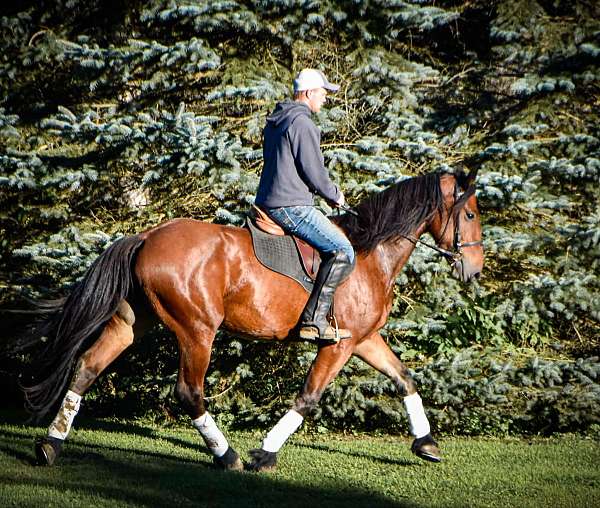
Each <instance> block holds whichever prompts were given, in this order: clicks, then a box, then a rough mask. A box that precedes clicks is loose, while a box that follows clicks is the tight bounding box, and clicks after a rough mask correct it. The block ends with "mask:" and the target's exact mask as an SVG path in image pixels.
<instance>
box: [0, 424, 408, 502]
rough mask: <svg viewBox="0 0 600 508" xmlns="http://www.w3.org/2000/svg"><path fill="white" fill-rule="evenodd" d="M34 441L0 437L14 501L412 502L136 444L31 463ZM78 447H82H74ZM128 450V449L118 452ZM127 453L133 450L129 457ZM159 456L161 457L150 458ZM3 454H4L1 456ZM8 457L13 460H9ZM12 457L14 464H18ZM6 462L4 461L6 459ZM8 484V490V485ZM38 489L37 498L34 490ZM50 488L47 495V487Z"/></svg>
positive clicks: (2, 480) (3, 478)
mask: <svg viewBox="0 0 600 508" xmlns="http://www.w3.org/2000/svg"><path fill="white" fill-rule="evenodd" d="M31 444H32V442H31V440H30V439H27V438H26V437H25V436H23V435H14V434H12V435H11V433H3V434H2V435H1V436H0V452H1V453H2V454H5V455H6V456H7V458H1V457H0V459H1V462H2V463H3V465H6V466H8V467H2V468H1V469H2V472H0V490H4V491H5V492H6V493H7V494H8V495H9V496H11V497H9V501H11V502H13V503H16V505H19V498H18V497H16V498H15V497H14V496H18V495H19V494H18V492H19V491H20V490H26V491H27V493H28V494H27V500H28V503H27V505H28V506H46V505H47V504H48V503H50V504H53V503H56V502H57V501H60V497H61V496H62V492H67V491H68V492H69V494H68V495H69V499H70V500H71V501H73V500H76V501H77V500H81V504H83V503H86V502H89V500H90V499H95V500H96V501H98V500H101V501H102V503H100V504H104V505H106V504H114V505H119V504H125V503H127V504H130V505H137V506H170V507H171V506H211V507H220V506H223V507H229V506H257V507H258V506H286V507H287V506H302V507H303V508H304V507H305V506H307V505H308V504H309V503H312V504H314V503H318V505H319V506H328V507H329V506H331V507H338V506H339V507H340V508H341V507H342V506H343V507H344V508H347V507H348V506H352V507H363V506H364V507H367V506H368V507H390V508H391V507H396V508H398V507H416V506H417V505H416V504H413V503H409V502H406V503H404V502H397V501H394V500H390V499H388V498H385V497H384V496H381V495H379V494H377V493H376V492H369V491H366V490H362V489H358V488H356V487H354V486H352V485H351V484H349V483H348V482H347V481H345V480H344V481H342V480H336V481H331V480H329V481H328V482H327V483H326V484H325V483H324V484H322V485H320V486H318V487H316V486H315V485H314V484H313V485H303V484H302V483H301V481H298V482H293V481H290V480H287V479H281V478H276V477H274V476H272V475H268V474H253V473H232V472H223V471H218V470H214V469H212V468H211V467H210V466H209V465H208V462H206V463H204V462H195V461H186V460H181V459H180V458H179V457H177V456H171V455H168V454H148V453H147V452H145V451H141V450H136V449H135V448H132V449H128V450H126V451H124V450H123V449H119V448H117V449H115V448H112V447H106V446H90V445H89V444H86V445H85V448H90V447H91V448H94V449H98V450H100V451H101V453H98V454H89V453H82V452H81V451H78V450H77V449H76V448H78V446H72V447H71V448H70V449H69V452H68V454H65V456H64V457H61V462H60V465H58V466H54V467H52V468H45V467H34V466H32V463H33V460H34V458H33V450H32V446H31ZM79 448H80V447H79ZM124 453H127V456H125V457H124V456H122V454H124ZM131 453H134V454H136V455H135V458H134V459H133V460H132V459H131V455H130V454H131ZM157 458H159V459H160V460H156V459H157ZM7 459H8V460H7ZM11 459H13V460H11ZM14 459H17V461H18V462H19V463H16V461H15V460H14ZM7 462H8V464H7ZM9 487H10V491H9ZM36 489H39V490H40V495H39V505H38V504H36V503H32V502H31V500H32V499H37V496H36V494H35V490H36ZM49 491H50V492H51V494H50V495H51V496H52V495H56V496H57V498H55V499H52V498H51V499H48V497H47V496H48V492H49Z"/></svg>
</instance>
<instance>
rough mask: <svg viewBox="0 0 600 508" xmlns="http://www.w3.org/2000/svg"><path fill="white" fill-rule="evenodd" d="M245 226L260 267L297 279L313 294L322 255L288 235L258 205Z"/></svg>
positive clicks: (251, 211)
mask: <svg viewBox="0 0 600 508" xmlns="http://www.w3.org/2000/svg"><path fill="white" fill-rule="evenodd" d="M246 226H247V227H248V229H249V230H250V235H251V236H252V245H253V247H254V253H255V255H256V257H257V258H258V260H259V261H260V263H261V264H262V265H264V266H266V267H267V268H269V269H270V270H273V271H275V272H277V273H280V274H282V275H285V276H287V277H290V278H292V279H294V280H295V281H296V282H299V283H300V284H301V285H302V286H303V287H304V289H306V291H308V292H309V293H310V292H311V291H312V288H313V284H314V280H315V277H316V275H317V272H318V271H319V266H320V265H321V256H320V255H319V251H317V250H316V249H315V248H314V247H312V246H311V245H309V244H308V243H306V242H304V241H303V240H301V239H300V238H297V237H295V236H293V235H290V234H289V233H286V232H285V231H284V230H283V229H282V228H281V227H280V226H279V225H278V224H276V223H275V222H273V220H272V219H271V218H270V217H269V216H268V215H267V214H266V213H265V212H264V211H263V210H261V209H260V208H258V207H257V206H255V205H253V206H252V208H251V210H250V212H249V214H248V220H247V221H246Z"/></svg>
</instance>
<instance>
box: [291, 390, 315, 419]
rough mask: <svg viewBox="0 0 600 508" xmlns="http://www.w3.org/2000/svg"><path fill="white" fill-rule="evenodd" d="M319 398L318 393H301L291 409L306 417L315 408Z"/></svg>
mask: <svg viewBox="0 0 600 508" xmlns="http://www.w3.org/2000/svg"><path fill="white" fill-rule="evenodd" d="M320 400H321V395H320V394H309V393H307V394H302V395H300V396H299V397H298V398H297V399H296V403H295V404H294V408H293V409H294V411H296V412H297V413H299V414H300V415H302V416H303V417H306V416H307V415H309V414H310V413H312V412H313V411H314V410H315V409H316V408H317V406H318V405H319V401H320Z"/></svg>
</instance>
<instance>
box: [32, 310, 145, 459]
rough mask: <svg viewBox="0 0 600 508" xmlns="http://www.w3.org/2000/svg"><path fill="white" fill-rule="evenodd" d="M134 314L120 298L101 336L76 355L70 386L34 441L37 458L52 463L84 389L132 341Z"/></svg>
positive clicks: (64, 437)
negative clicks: (43, 434)
mask: <svg viewBox="0 0 600 508" xmlns="http://www.w3.org/2000/svg"><path fill="white" fill-rule="evenodd" d="M134 322H135V316H134V313H133V310H132V309H131V307H130V306H129V304H128V303H127V302H126V301H125V300H123V301H121V304H120V305H119V308H118V309H117V312H116V313H115V315H114V316H113V317H112V318H111V319H110V320H109V321H108V323H107V324H106V326H105V327H104V330H103V331H102V333H101V334H100V337H99V338H98V340H96V342H94V344H93V345H92V346H91V347H90V348H89V349H88V350H87V351H86V352H85V353H84V354H83V355H81V357H80V358H79V361H78V363H77V366H76V367H75V372H74V374H73V378H72V379H71V384H70V385H69V389H68V390H67V393H66V395H65V398H64V399H63V402H62V404H61V406H60V409H59V411H58V413H57V415H56V417H55V418H54V421H53V422H52V424H51V425H50V427H49V428H48V435H47V437H45V438H42V439H40V440H38V441H37V443H36V447H35V451H36V456H37V459H38V462H39V463H40V464H42V465H48V466H51V465H52V464H54V462H55V460H56V458H57V457H58V455H59V454H60V450H61V448H62V444H63V443H64V441H65V439H66V438H67V436H68V434H69V431H70V430H71V425H72V424H73V420H74V419H75V416H76V415H77V412H78V411H79V405H80V403H81V399H82V397H83V394H84V393H85V391H86V390H87V389H88V388H89V387H90V386H91V385H92V383H93V382H94V381H95V380H96V379H97V378H98V376H99V375H100V374H101V373H102V371H103V370H104V369H106V367H108V365H110V364H111V363H112V362H113V361H114V360H115V359H116V358H117V357H118V356H119V355H120V354H121V353H122V352H123V351H124V350H125V349H127V347H129V346H130V345H131V344H132V342H133V337H134V333H133V324H134Z"/></svg>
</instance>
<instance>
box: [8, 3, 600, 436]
mask: <svg viewBox="0 0 600 508" xmlns="http://www.w3.org/2000/svg"><path fill="white" fill-rule="evenodd" d="M1 9H2V12H1V13H0V44H1V48H2V52H1V54H0V96H1V97H2V101H1V104H0V246H1V247H0V256H1V257H0V270H1V272H0V291H1V292H0V308H1V309H2V314H1V319H2V325H3V326H2V327H1V328H2V330H1V331H0V333H1V334H2V342H3V344H8V343H9V342H10V340H12V339H13V338H14V337H15V335H16V334H17V333H18V332H19V330H21V329H22V328H23V327H24V326H25V325H26V324H27V323H28V322H29V319H30V315H29V314H26V313H23V311H25V310H28V309H30V306H29V305H28V304H27V302H26V298H39V297H44V298H49V297H56V296H60V295H63V294H65V293H66V292H67V291H68V288H69V286H70V285H71V284H72V283H73V282H74V281H75V280H77V278H78V277H80V276H81V275H82V274H83V273H84V271H85V269H86V268H87V266H89V264H90V263H91V262H92V261H93V259H94V258H95V257H96V256H97V255H98V254H99V253H100V252H101V251H102V250H104V249H105V248H106V247H107V246H108V245H109V244H110V243H111V242H112V241H114V240H115V239H116V238H118V237H119V236H121V235H124V234H130V233H134V232H137V231H140V230H142V229H145V228H147V227H150V226H153V225H156V224H158V223H160V222H161V221H164V220H166V219H169V218H172V217H178V216H187V217H195V218H199V219H203V220H209V221H213V220H214V221H219V222H226V223H233V224H240V223H241V221H242V219H243V215H244V211H245V210H246V209H247V208H248V206H249V205H250V203H251V202H252V201H253V197H254V192H255V190H256V185H257V183H258V174H259V171H260V167H261V164H262V160H261V157H262V154H261V150H260V147H261V130H262V126H263V124H264V119H265V116H266V114H267V113H268V112H269V111H270V110H271V109H272V107H273V105H274V104H275V102H277V101H278V100H281V99H283V98H285V97H286V96H288V95H289V93H290V83H291V79H292V77H293V75H294V73H295V72H297V71H298V70H299V69H301V68H303V67H307V66H311V67H317V68H322V69H323V70H325V71H326V72H327V73H328V75H329V76H330V79H332V80H333V81H335V82H339V83H341V84H342V90H341V91H340V93H338V94H337V95H336V96H334V97H332V98H331V101H330V102H329V104H328V107H327V108H326V111H323V112H322V113H320V114H319V116H318V118H317V122H318V124H319V125H320V127H321V129H322V131H323V150H324V153H325V158H326V163H327V165H328V167H329V168H330V171H331V174H332V177H333V178H334V179H335V180H336V181H337V182H339V183H340V184H341V185H342V187H343V189H344V192H345V194H346V196H347V197H348V199H349V201H350V203H351V204H352V203H357V202H359V201H360V200H361V199H362V198H363V197H364V196H365V195H367V194H368V193H372V192H378V191H379V190H381V189H383V188H385V187H386V186H387V185H389V184H390V183H392V182H394V181H395V180H396V179H398V178H404V177H407V176H412V175H418V174H422V173H425V172H428V171H433V170H446V169H451V168H452V167H454V166H455V165H457V164H466V166H467V167H475V166H477V167H479V168H480V171H479V174H480V178H479V184H478V185H479V186H478V198H479V201H480V203H481V205H482V211H483V216H484V222H485V224H484V226H485V238H484V240H485V247H486V251H487V260H486V272H485V277H484V278H483V279H482V280H481V282H480V283H479V284H477V285H474V286H470V287H462V286H461V285H460V284H459V283H458V282H456V281H454V280H453V279H452V278H451V277H450V276H449V271H448V269H447V267H446V266H445V265H444V264H440V263H439V262H438V260H437V259H436V257H435V255H433V254H432V253H431V252H429V251H427V250H421V249H418V250H417V252H415V254H414V255H413V257H412V258H411V260H410V262H409V264H408V266H407V267H406V269H405V270H404V272H403V274H402V275H401V276H400V277H399V279H398V285H397V290H396V298H395V300H394V308H393V312H392V316H391V319H390V320H389V322H388V324H387V325H386V327H385V329H384V330H383V333H384V334H385V336H386V338H387V340H388V341H389V343H390V345H391V346H392V347H393V348H394V350H395V352H396V353H397V354H398V355H400V356H401V357H402V358H403V359H404V360H405V361H406V362H408V363H409V365H410V366H411V367H412V368H414V370H415V375H416V377H417V379H418V380H419V383H420V385H421V387H422V395H423V397H424V398H425V400H426V402H427V405H428V407H430V413H431V416H432V421H433V424H434V426H435V427H436V428H437V429H441V430H445V431H449V432H460V433H468V434H476V433H504V432H515V431H516V432H542V433H550V432H555V431H568V430H580V431H590V430H592V431H595V430H597V428H598V427H597V425H598V423H599V420H600V412H599V411H600V410H599V409H598V408H599V407H600V404H599V402H600V387H599V384H598V375H599V370H600V363H599V362H598V358H597V355H598V349H599V343H600V278H599V257H600V256H599V255H600V204H599V203H600V201H599V200H600V193H599V192H598V183H599V181H600V157H599V151H600V148H599V145H600V142H599V133H598V111H599V107H598V106H599V105H600V101H599V94H598V92H599V79H600V74H599V72H600V71H599V69H598V65H599V61H600V22H599V21H598V20H599V19H600V12H599V9H598V7H597V5H596V3H594V2H589V1H584V0H577V1H569V2H567V1H562V0H536V1H529V0H502V1H501V0H497V1H493V2H488V1H478V0H476V1H468V2H467V1H460V0H459V1H438V2H432V1H421V0H419V1H417V0H415V1H409V0H407V1H400V0H355V1H353V2H342V1H334V0H329V1H319V2H317V1H310V0H296V1H294V0H245V1H241V0H239V1H232V0H225V1H221V2H201V1H195V2H194V1H191V0H190V1H183V0H171V1H159V0H156V1H150V2H141V1H130V2H111V1H101V0H88V1H79V0H56V1H36V2H18V3H17V2H15V3H13V4H12V5H11V4H9V5H8V6H6V5H5V6H4V7H2V8H1ZM322 206H323V207H324V208H325V209H326V205H325V204H323V205H322ZM15 311H18V312H15ZM313 356H314V351H313V349H312V348H311V347H309V346H298V345H294V346H291V347H282V346H275V347H273V346H270V345H266V344H259V343H243V342H240V341H238V340H237V339H236V338H235V337H227V336H225V335H220V336H219V337H218V339H217V345H216V347H215V355H214V358H213V364H212V367H211V370H210V373H209V378H208V396H209V397H210V403H211V406H212V409H211V410H212V411H213V412H215V413H218V415H219V419H220V420H221V423H224V424H233V423H234V422H235V424H236V425H241V426H244V425H246V426H263V425H266V422H268V421H273V418H275V417H276V415H277V414H279V413H281V412H282V411H285V410H286V409H287V407H288V405H289V402H290V400H291V399H292V398H293V396H294V393H295V392H296V391H297V390H298V388H299V387H300V386H301V383H302V379H303V376H304V374H305V373H306V370H307V368H308V365H309V364H310V361H311V359H312V358H313ZM28 363H29V358H28V357H27V356H23V355H20V356H15V355H9V356H8V357H6V356H5V357H4V358H3V359H2V360H1V361H0V377H1V378H2V382H3V384H6V385H7V386H8V390H7V393H8V394H9V397H8V400H9V401H11V402H12V403H16V404H18V403H19V395H18V390H17V389H16V382H17V380H18V378H19V376H22V375H26V374H23V372H26V371H27V365H28ZM176 365H177V351H176V349H175V346H174V341H173V339H172V337H171V336H170V335H169V333H167V332H166V331H165V330H162V329H158V330H155V332H154V333H153V334H151V336H149V337H147V338H146V339H144V340H143V341H140V342H139V343H138V344H135V345H134V346H133V347H132V348H131V350H130V351H129V352H128V353H127V354H126V355H124V357H123V358H121V359H119V360H118V361H117V362H116V363H115V364H114V365H113V366H112V367H111V369H110V372H108V373H106V374H105V375H104V376H103V378H102V379H101V380H100V381H99V382H98V383H97V385H96V386H95V387H94V388H93V390H92V391H91V392H90V394H89V395H88V396H87V397H86V405H85V406H86V408H87V409H86V410H87V411H93V412H94V413H95V414H98V413H100V414H105V415H112V414H119V415H128V416H132V415H138V416H146V417H148V416H151V417H153V418H156V419H159V420H170V419H172V418H178V417H179V416H180V412H179V410H178V409H177V406H176V404H175V403H174V402H173V397H172V387H173V384H174V381H175V375H176ZM310 425H312V426H313V428H315V429H318V430H326V429H327V428H343V429H358V430H375V429H380V430H383V431H401V432H404V431H405V429H406V425H405V420H404V414H403V410H402V408H401V401H400V399H399V398H398V397H397V396H396V394H395V393H394V389H393V387H392V386H391V384H390V383H389V382H388V381H387V380H385V379H384V378H383V377H381V376H379V375H378V374H376V373H374V372H372V371H370V370H369V369H367V368H366V367H365V366H364V365H363V364H362V363H360V362H359V361H354V360H353V361H352V362H350V364H349V365H348V366H347V367H346V368H345V369H344V371H343V372H342V374H341V375H340V376H339V378H338V379H337V380H336V381H335V382H334V384H333V385H332V387H331V389H330V390H329V391H328V394H327V396H326V398H325V400H324V401H323V404H322V406H321V409H320V410H319V413H318V414H317V415H316V416H315V418H314V419H313V420H312V422H311V424H310Z"/></svg>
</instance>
